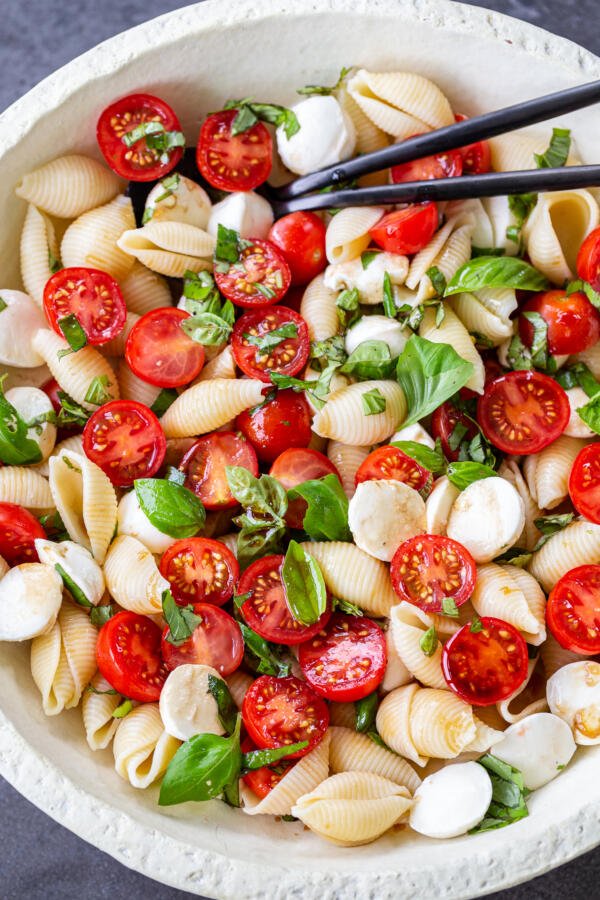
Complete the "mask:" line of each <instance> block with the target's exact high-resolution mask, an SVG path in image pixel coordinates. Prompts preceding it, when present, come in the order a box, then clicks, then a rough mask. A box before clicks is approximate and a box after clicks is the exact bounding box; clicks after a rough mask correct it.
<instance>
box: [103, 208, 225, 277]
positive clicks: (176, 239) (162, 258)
mask: <svg viewBox="0 0 600 900" xmlns="http://www.w3.org/2000/svg"><path fill="white" fill-rule="evenodd" d="M118 245H119V247H120V249H121V250H122V251H123V252H124V253H127V254H129V256H130V258H131V257H135V259H137V260H138V261H139V262H141V263H142V264H143V265H145V266H147V267H148V268H149V269H152V271H154V272H159V273H160V274H161V275H167V276H169V277H171V278H183V275H184V273H185V272H186V271H187V270H188V269H189V270H190V271H192V272H201V271H202V270H203V269H209V270H212V255H213V252H214V249H215V238H214V237H213V236H212V235H211V234H209V233H208V232H207V231H203V230H202V229H201V228H196V226H195V225H187V224H185V223H184V222H152V221H151V222H149V223H148V224H147V225H144V227H143V228H134V229H132V230H130V231H126V232H125V233H124V234H123V235H122V236H121V237H120V238H119V241H118Z"/></svg>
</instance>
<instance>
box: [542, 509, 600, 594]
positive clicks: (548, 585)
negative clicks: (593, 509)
mask: <svg viewBox="0 0 600 900" xmlns="http://www.w3.org/2000/svg"><path fill="white" fill-rule="evenodd" d="M588 563H600V525H595V524H594V523H593V522H588V520H587V519H576V520H575V521H574V522H571V523H570V525H567V527H566V528H563V529H562V531H557V532H556V534H553V535H551V537H549V538H548V540H547V541H546V543H545V544H544V545H543V546H542V547H540V549H539V550H536V552H535V553H534V554H533V558H532V560H531V562H530V563H529V566H528V569H529V571H530V572H531V574H532V575H533V577H534V578H535V579H536V581H539V583H540V584H541V586H542V587H543V589H544V590H545V592H546V593H547V594H548V593H550V591H551V590H552V588H553V587H554V585H555V584H556V582H557V581H558V579H559V578H562V576H563V575H566V573H567V572H568V571H569V570H570V569H574V568H575V567H576V566H583V565H586V564H588Z"/></svg>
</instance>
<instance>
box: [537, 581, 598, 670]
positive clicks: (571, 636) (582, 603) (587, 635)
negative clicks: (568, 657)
mask: <svg viewBox="0 0 600 900" xmlns="http://www.w3.org/2000/svg"><path fill="white" fill-rule="evenodd" d="M546 621H547V623H548V628H549V629H550V631H551V632H552V634H553V635H554V637H555V638H556V640H557V641H558V643H559V644H560V645H561V647H564V648H565V649H566V650H572V651H573V652H574V653H581V654H582V655H583V656H594V655H595V654H596V653H600V566H597V565H586V566H577V568H575V569H571V571H570V572H567V573H566V574H565V575H563V576H562V578H560V579H559V580H558V581H557V583H556V584H555V586H554V587H553V589H552V591H551V592H550V596H549V597H548V605H547V606H546Z"/></svg>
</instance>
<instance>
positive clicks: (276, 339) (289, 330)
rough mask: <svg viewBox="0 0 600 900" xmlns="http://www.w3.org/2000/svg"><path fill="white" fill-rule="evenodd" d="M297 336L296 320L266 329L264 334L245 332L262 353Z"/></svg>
mask: <svg viewBox="0 0 600 900" xmlns="http://www.w3.org/2000/svg"><path fill="white" fill-rule="evenodd" d="M257 287H258V285H257ZM295 337H298V327H297V325H295V324H294V322H286V323H285V324H284V325H280V326H279V327H278V328H273V330H272V331H266V332H265V333H264V334H244V340H246V341H247V342H248V343H249V344H252V346H253V347H256V348H257V349H258V350H260V351H261V353H264V352H267V351H269V350H272V349H273V348H274V347H278V346H279V345H280V344H282V343H283V342H284V341H286V340H287V339H288V338H295Z"/></svg>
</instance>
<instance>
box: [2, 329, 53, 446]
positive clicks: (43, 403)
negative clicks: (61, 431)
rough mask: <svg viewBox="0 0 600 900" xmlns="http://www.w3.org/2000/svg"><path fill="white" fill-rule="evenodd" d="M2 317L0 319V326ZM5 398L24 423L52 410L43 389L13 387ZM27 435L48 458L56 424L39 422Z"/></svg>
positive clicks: (50, 402) (28, 430)
mask: <svg viewBox="0 0 600 900" xmlns="http://www.w3.org/2000/svg"><path fill="white" fill-rule="evenodd" d="M1 327H2V319H0V328H1ZM5 396H6V399H7V400H8V402H9V403H10V404H11V405H12V406H14V408H15V409H16V411H17V412H18V413H19V415H20V416H21V418H22V419H23V421H24V422H25V423H29V422H33V421H34V420H35V419H36V418H37V417H38V416H45V415H47V414H48V413H53V412H54V407H53V406H52V401H51V400H50V398H49V397H48V395H47V394H46V393H44V391H41V390H40V389H39V388H36V387H14V388H11V389H10V390H9V391H7V392H6V395H5ZM27 437H28V438H29V440H30V441H34V442H35V443H36V444H37V445H38V447H39V448H40V453H41V454H42V460H44V459H48V457H49V456H50V454H51V453H52V451H53V450H54V445H55V443H56V425H55V424H54V423H53V422H40V423H39V424H38V425H32V426H31V428H28V429H27Z"/></svg>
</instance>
